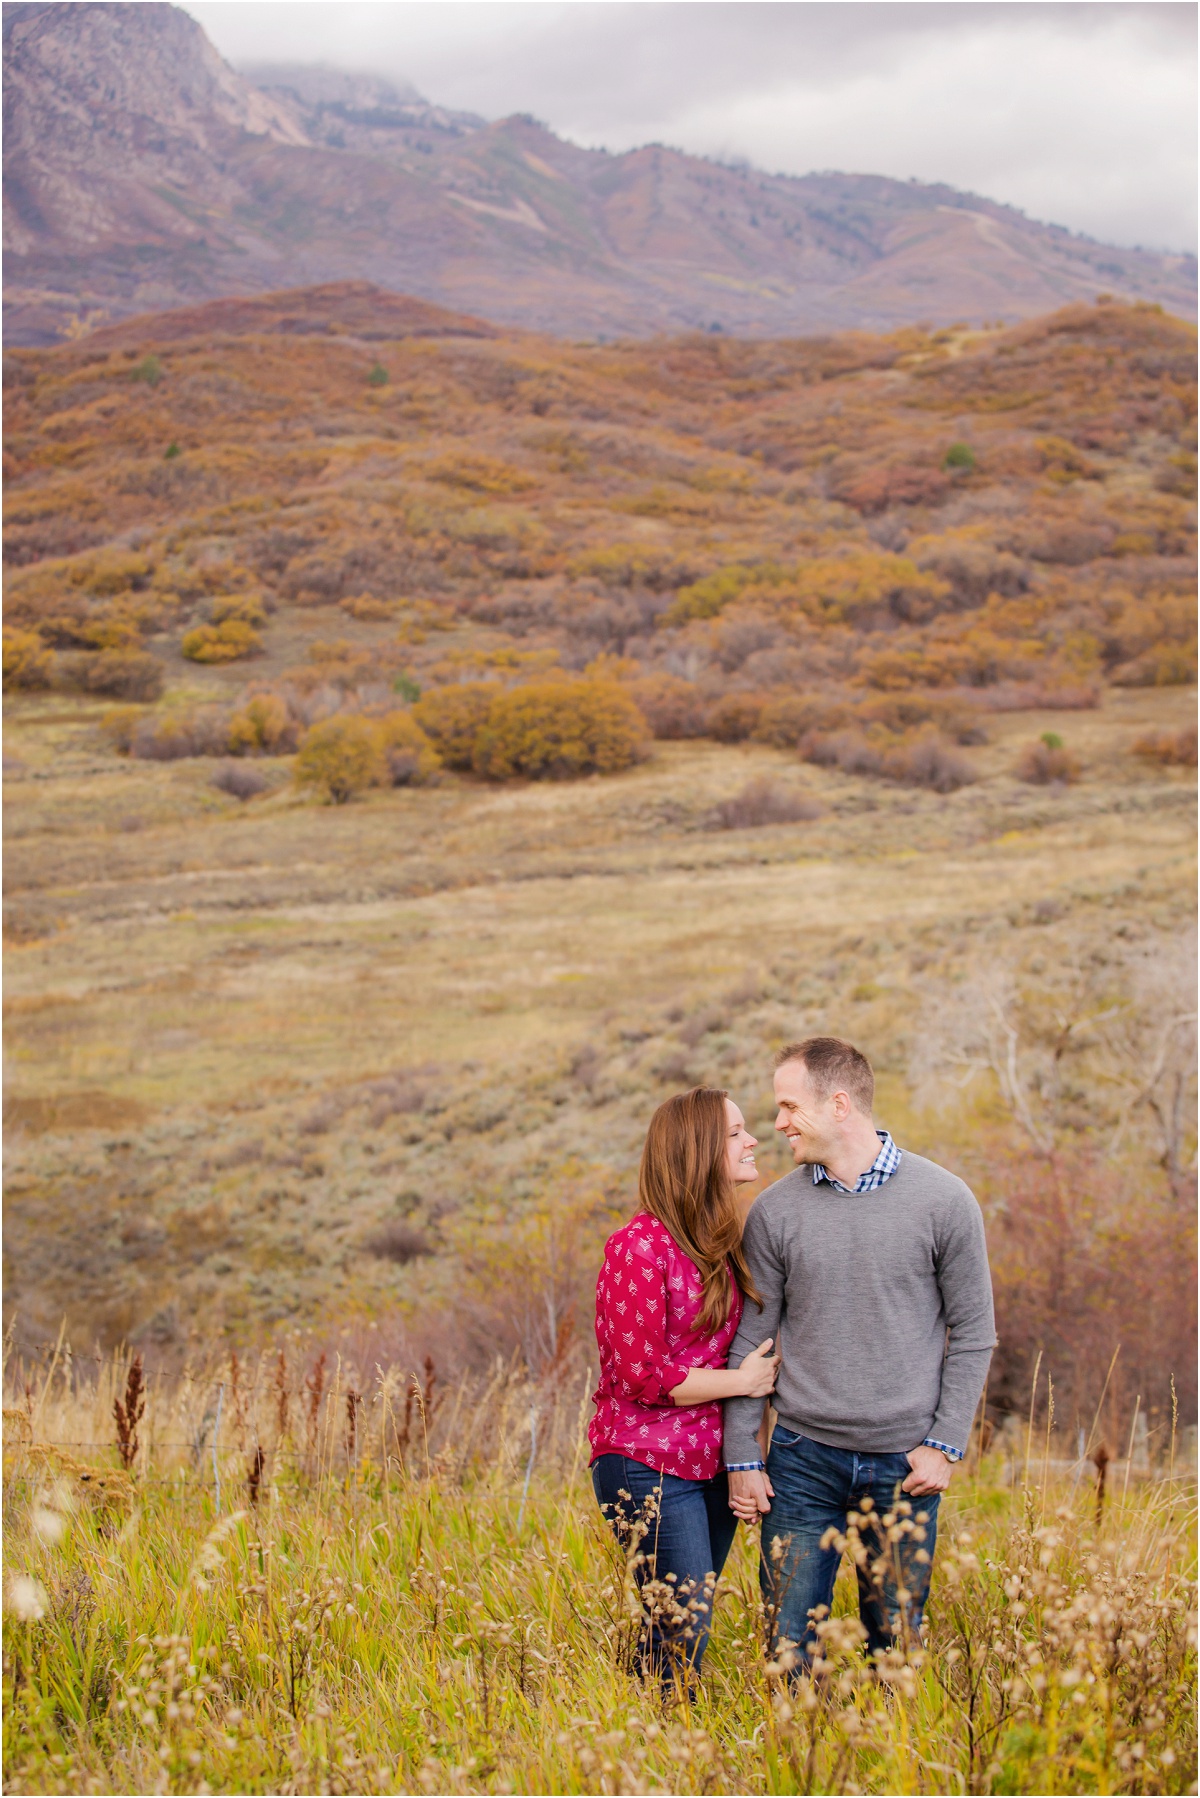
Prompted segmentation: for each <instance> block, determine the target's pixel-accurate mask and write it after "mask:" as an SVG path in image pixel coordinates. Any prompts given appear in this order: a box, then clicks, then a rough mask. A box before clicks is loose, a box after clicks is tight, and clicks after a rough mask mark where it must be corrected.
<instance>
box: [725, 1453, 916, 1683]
mask: <svg viewBox="0 0 1200 1798" xmlns="http://www.w3.org/2000/svg"><path fill="white" fill-rule="evenodd" d="M911 1471H912V1470H911V1468H910V1467H909V1463H908V1456H907V1455H863V1454H853V1453H851V1451H850V1450H849V1449H843V1448H828V1447H826V1445H825V1444H824V1443H821V1442H813V1441H812V1440H811V1438H810V1437H808V1436H799V1435H797V1434H796V1432H795V1431H794V1430H786V1429H782V1428H781V1427H779V1426H778V1425H777V1426H776V1429H775V1433H774V1435H773V1436H772V1438H771V1452H770V1454H769V1455H768V1457H767V1473H768V1475H769V1477H770V1481H771V1485H772V1486H773V1487H774V1489H775V1496H774V1498H773V1499H772V1500H771V1509H770V1510H769V1511H768V1512H767V1514H766V1516H765V1517H764V1518H763V1520H762V1564H761V1568H760V1575H761V1580H762V1591H763V1601H764V1603H765V1604H766V1606H767V1614H768V1616H769V1617H770V1618H771V1622H772V1631H771V1633H772V1638H773V1640H774V1641H775V1642H776V1643H778V1642H780V1641H783V1640H786V1641H789V1642H791V1643H793V1644H794V1645H795V1646H796V1647H797V1649H798V1650H799V1655H800V1659H799V1664H798V1665H799V1669H804V1668H807V1667H808V1666H809V1665H811V1662H812V1656H813V1652H814V1650H815V1649H816V1646H817V1636H816V1630H815V1627H814V1623H815V1621H817V1620H814V1619H812V1618H810V1616H809V1613H810V1612H811V1611H814V1610H816V1609H818V1607H819V1606H822V1605H823V1606H825V1607H826V1613H825V1614H826V1615H827V1614H828V1607H830V1606H832V1604H833V1586H834V1581H835V1580H836V1579H837V1570H838V1562H839V1561H840V1560H841V1554H840V1553H839V1551H838V1549H837V1548H836V1547H834V1546H833V1545H832V1544H831V1545H830V1546H829V1547H823V1546H822V1542H823V1538H824V1536H825V1533H826V1531H827V1530H836V1531H837V1532H838V1534H839V1535H844V1534H845V1531H846V1524H847V1519H848V1513H849V1512H851V1511H859V1512H861V1511H862V1505H863V1500H864V1499H868V1498H869V1499H870V1500H871V1506H870V1511H871V1512H873V1513H874V1515H875V1516H876V1517H878V1518H880V1519H882V1518H883V1517H884V1516H886V1515H888V1514H890V1513H891V1512H892V1510H893V1508H894V1506H895V1505H896V1503H897V1501H903V1502H905V1503H907V1504H910V1505H911V1507H912V1512H911V1517H910V1519H909V1521H911V1522H912V1523H913V1525H914V1526H915V1528H914V1529H913V1530H912V1532H911V1533H906V1534H904V1535H903V1536H902V1537H901V1538H900V1540H899V1541H896V1542H888V1541H887V1540H886V1536H887V1531H886V1530H884V1529H883V1528H882V1525H870V1524H868V1523H867V1522H865V1521H864V1522H863V1523H862V1524H860V1525H859V1535H860V1537H861V1539H862V1543H863V1546H864V1548H865V1549H866V1550H867V1562H866V1565H865V1566H863V1567H859V1568H858V1569H857V1571H858V1614H859V1617H860V1619H861V1621H862V1623H863V1624H864V1626H865V1628H866V1631H867V1652H868V1653H869V1654H874V1653H875V1652H876V1651H877V1650H879V1649H887V1648H891V1647H892V1646H893V1645H895V1644H900V1645H902V1646H906V1645H908V1644H909V1643H912V1644H913V1645H914V1646H915V1645H916V1644H917V1643H918V1642H919V1640H920V1633H921V1619H922V1616H923V1613H924V1608H925V1600H926V1599H927V1598H928V1596H929V1576H930V1574H931V1572H932V1571H933V1550H934V1545H935V1543H936V1541H937V1514H938V1501H939V1498H940V1496H941V1495H940V1494H939V1493H937V1492H932V1493H929V1494H928V1495H926V1496H923V1497H921V1498H911V1499H910V1498H909V1495H908V1494H907V1493H906V1492H901V1491H900V1486H901V1485H902V1483H903V1482H904V1481H905V1480H906V1479H907V1478H908V1476H909V1473H910V1472H911ZM869 1514H870V1513H868V1515H869ZM897 1521H900V1519H897ZM777 1544H779V1545H782V1546H781V1547H779V1546H775V1545H777Z"/></svg>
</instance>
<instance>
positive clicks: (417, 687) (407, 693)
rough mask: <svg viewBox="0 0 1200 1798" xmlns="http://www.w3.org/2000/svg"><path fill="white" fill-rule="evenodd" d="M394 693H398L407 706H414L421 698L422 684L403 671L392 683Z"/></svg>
mask: <svg viewBox="0 0 1200 1798" xmlns="http://www.w3.org/2000/svg"><path fill="white" fill-rule="evenodd" d="M392 692H393V693H398V694H399V695H400V697H401V699H402V700H404V702H405V704H406V705H413V704H414V703H415V702H416V701H417V700H418V699H420V697H421V683H420V681H419V680H417V679H415V677H414V676H413V675H411V674H406V673H405V672H404V671H403V670H401V672H400V673H399V674H398V675H397V676H396V678H395V680H394V681H393V682H392Z"/></svg>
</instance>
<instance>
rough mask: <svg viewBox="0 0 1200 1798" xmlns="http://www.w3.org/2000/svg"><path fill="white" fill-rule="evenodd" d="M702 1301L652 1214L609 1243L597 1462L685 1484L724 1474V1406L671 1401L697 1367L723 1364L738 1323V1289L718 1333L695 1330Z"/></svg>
mask: <svg viewBox="0 0 1200 1798" xmlns="http://www.w3.org/2000/svg"><path fill="white" fill-rule="evenodd" d="M731 1279H732V1276H731ZM702 1297H703V1289H702V1284H701V1279H700V1270H699V1269H698V1268H697V1266H696V1263H695V1262H694V1261H693V1260H692V1259H691V1257H690V1256H689V1255H685V1254H684V1252H683V1250H682V1249H681V1248H679V1247H678V1245H677V1244H676V1242H675V1239H674V1238H673V1237H672V1235H671V1233H670V1231H669V1230H667V1228H666V1226H665V1225H663V1224H660V1223H659V1221H658V1219H657V1218H655V1217H651V1216H650V1215H649V1213H648V1212H645V1211H639V1212H638V1214H637V1216H636V1217H634V1218H632V1219H631V1220H630V1222H629V1223H627V1224H626V1225H625V1226H624V1228H623V1229H621V1230H618V1231H617V1232H616V1234H615V1235H613V1236H610V1237H609V1239H608V1241H607V1242H606V1243H605V1245H604V1266H603V1267H602V1268H601V1270H600V1278H599V1279H598V1280H597V1282H596V1340H597V1342H598V1343H599V1345H600V1384H599V1386H598V1387H597V1389H596V1394H595V1404H596V1415H595V1417H593V1419H592V1422H591V1426H590V1428H589V1429H588V1439H589V1441H590V1442H591V1445H592V1460H593V1461H594V1460H596V1459H597V1457H598V1456H600V1455H627V1456H628V1457H629V1459H630V1460H631V1461H641V1462H642V1463H643V1465H645V1466H646V1467H653V1468H654V1470H655V1472H657V1473H673V1474H675V1475H676V1476H677V1477H678V1478H679V1479H684V1480H707V1479H711V1478H712V1476H713V1474H715V1473H716V1472H717V1471H718V1470H719V1468H720V1465H721V1406H720V1404H719V1402H715V1401H714V1402H713V1403H711V1404H707V1405H676V1404H673V1403H672V1402H671V1393H672V1392H673V1391H674V1389H675V1387H676V1386H678V1385H679V1384H680V1382H681V1381H683V1380H684V1379H686V1377H687V1375H688V1373H689V1372H690V1371H691V1369H692V1368H693V1367H724V1365H725V1362H726V1359H727V1357H728V1355H729V1345H730V1343H731V1342H732V1341H733V1339H734V1336H735V1335H736V1334H737V1327H738V1324H739V1322H740V1321H741V1316H742V1295H741V1293H740V1292H739V1291H738V1289H737V1287H736V1286H735V1287H734V1293H733V1298H734V1302H733V1305H732V1307H731V1309H730V1313H729V1316H728V1317H727V1318H726V1319H725V1322H724V1323H723V1324H722V1325H721V1327H720V1329H719V1330H716V1331H714V1332H713V1333H712V1334H711V1335H710V1334H701V1333H699V1332H698V1331H697V1330H696V1328H695V1323H696V1315H697V1313H698V1311H699V1309H700V1303H701V1299H702Z"/></svg>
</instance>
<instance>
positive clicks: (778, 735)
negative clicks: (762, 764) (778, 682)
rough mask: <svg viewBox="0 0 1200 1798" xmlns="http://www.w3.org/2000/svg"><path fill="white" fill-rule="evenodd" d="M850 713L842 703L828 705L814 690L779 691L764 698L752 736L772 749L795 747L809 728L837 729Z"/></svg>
mask: <svg viewBox="0 0 1200 1798" xmlns="http://www.w3.org/2000/svg"><path fill="white" fill-rule="evenodd" d="M849 716H850V713H849V711H848V709H847V708H846V707H845V706H837V705H834V706H831V705H830V703H829V701H828V700H826V699H822V698H820V697H819V696H817V695H816V694H813V695H811V696H808V695H804V694H800V693H781V694H780V695H779V696H778V697H777V698H775V699H768V700H766V701H764V704H763V708H762V711H761V712H760V714H759V719H758V723H757V724H756V725H755V727H754V731H753V733H752V734H753V737H754V741H755V742H756V743H770V744H771V745H772V746H773V747H774V748H775V749H796V748H798V747H799V745H800V744H801V743H802V742H803V741H804V739H805V737H807V736H808V735H809V733H810V732H811V731H815V730H818V729H820V728H822V727H824V728H825V729H826V730H830V729H837V728H838V727H839V726H840V725H842V724H844V723H846V721H847V720H848V718H849Z"/></svg>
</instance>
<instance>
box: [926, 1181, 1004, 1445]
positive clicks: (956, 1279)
mask: <svg viewBox="0 0 1200 1798" xmlns="http://www.w3.org/2000/svg"><path fill="white" fill-rule="evenodd" d="M936 1272H937V1282H938V1286H939V1288H940V1289H941V1294H942V1304H943V1307H944V1309H945V1313H946V1327H947V1331H948V1340H947V1344H946V1356H945V1359H944V1361H943V1362H942V1390H941V1395H940V1397H939V1399H938V1408H937V1413H936V1415H935V1417H934V1420H933V1426H932V1428H931V1429H930V1431H929V1435H930V1437H932V1438H933V1439H935V1440H936V1441H937V1442H938V1443H939V1444H942V1443H947V1444H949V1445H950V1446H951V1447H952V1448H956V1449H958V1450H960V1451H962V1450H965V1449H966V1447H967V1443H968V1441H969V1439H970V1435H971V1425H972V1423H973V1422H974V1419H975V1411H976V1408H977V1407H978V1404H979V1399H980V1395H981V1393H982V1392H983V1383H984V1381H985V1380H986V1378H987V1370H988V1364H989V1363H990V1361H991V1358H992V1350H993V1349H994V1348H995V1346H996V1319H995V1314H994V1312H993V1309H992V1276H991V1273H990V1271H989V1269H988V1258H987V1242H986V1240H985V1238H984V1233H983V1213H982V1211H980V1209H979V1201H978V1200H977V1199H976V1197H975V1195H974V1193H973V1192H971V1191H970V1189H969V1188H967V1187H963V1188H962V1190H961V1192H960V1194H959V1197H958V1202H957V1203H956V1204H955V1205H954V1206H953V1208H952V1209H951V1210H950V1211H949V1214H948V1216H947V1217H946V1218H945V1221H944V1223H943V1226H942V1230H941V1241H940V1243H939V1246H938V1251H937V1269H936Z"/></svg>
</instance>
